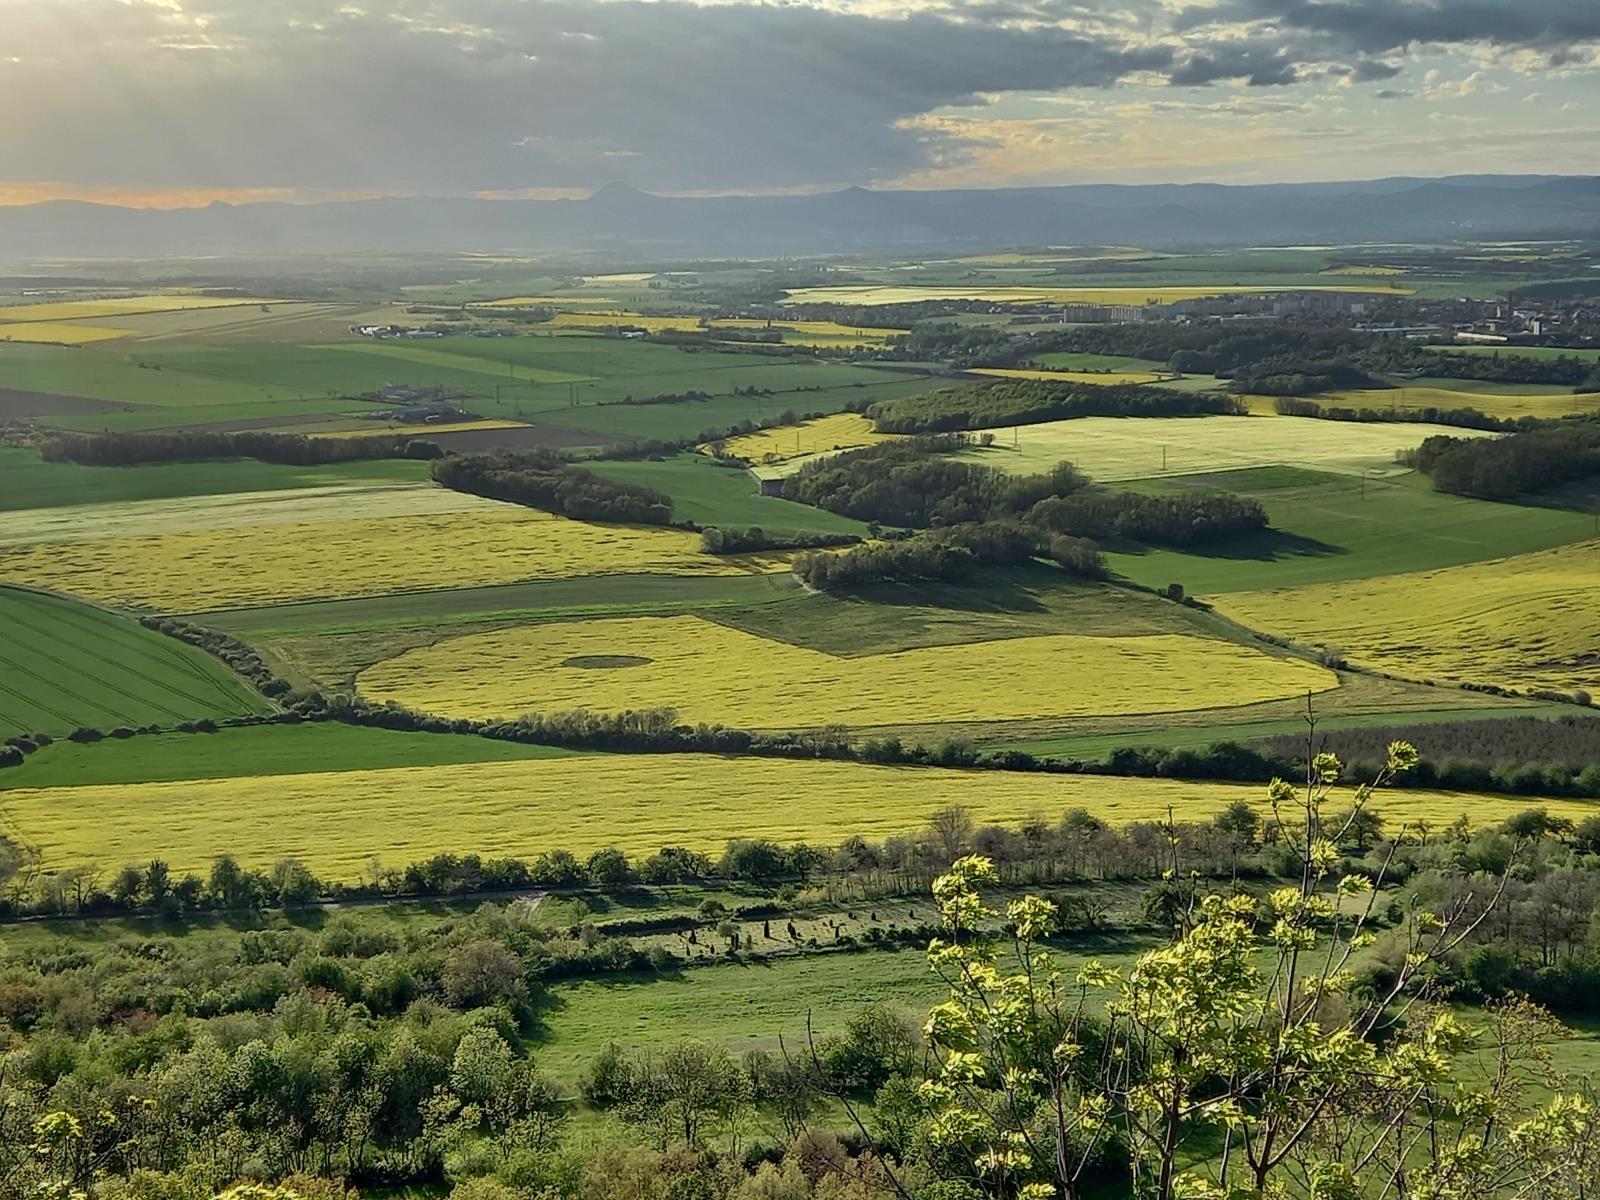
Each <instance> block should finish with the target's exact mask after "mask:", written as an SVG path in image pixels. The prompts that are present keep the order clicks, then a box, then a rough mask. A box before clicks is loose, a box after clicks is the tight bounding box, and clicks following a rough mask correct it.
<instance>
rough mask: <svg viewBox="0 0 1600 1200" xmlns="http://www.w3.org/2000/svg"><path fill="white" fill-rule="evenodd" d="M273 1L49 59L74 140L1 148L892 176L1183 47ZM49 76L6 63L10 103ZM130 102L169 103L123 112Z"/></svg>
mask: <svg viewBox="0 0 1600 1200" xmlns="http://www.w3.org/2000/svg"><path fill="white" fill-rule="evenodd" d="M294 3H295V0H286V4H287V5H290V6H292V5H293V4H294ZM265 8H268V9H271V10H272V12H273V13H276V14H277V17H278V19H277V21H276V22H274V21H273V20H272V19H271V17H270V16H268V15H267V14H266V13H264V12H263V10H262V6H245V5H243V4H239V5H237V6H233V5H231V4H228V3H219V2H217V0H213V2H212V3H210V4H191V5H190V6H189V7H188V8H187V9H186V13H187V14H188V15H190V16H193V15H195V14H196V11H197V9H206V10H208V11H207V12H206V14H205V15H206V22H205V25H204V27H203V28H204V32H205V35H206V36H207V37H208V38H210V39H211V40H212V41H213V42H214V43H215V46H216V48H215V49H213V50H207V51H198V50H194V49H188V50H185V51H183V52H181V53H180V52H173V51H167V52H164V53H160V54H154V55H152V54H151V53H150V52H149V51H148V50H145V51H144V52H143V54H142V58H141V57H140V56H138V55H130V56H128V59H127V62H126V65H125V67H124V71H123V73H118V72H108V71H104V70H98V69H97V70H94V71H86V72H85V76H84V78H82V79H79V80H74V81H73V82H72V86H70V87H63V86H61V84H62V83H63V82H65V80H64V79H63V78H62V67H61V64H60V63H59V62H53V63H49V64H45V65H43V66H42V68H41V69H40V70H39V72H38V74H37V77H36V78H35V79H34V80H32V81H31V82H32V83H34V84H35V85H38V86H40V87H42V86H43V85H44V84H45V82H46V81H47V80H49V82H50V84H51V86H50V87H49V89H48V93H49V94H51V95H52V96H53V97H54V100H53V101H52V112H51V119H52V121H53V122H54V123H56V125H57V135H56V136H54V137H52V138H50V139H46V140H43V141H40V140H37V139H35V140H31V141H30V140H27V139H26V138H25V133H24V131H23V130H20V129H17V128H16V127H12V128H11V129H9V130H8V129H5V128H0V159H5V160H8V162H7V170H8V171H9V172H11V173H12V174H13V175H14V176H16V177H24V178H27V177H31V178H80V177H81V176H82V175H83V171H84V164H85V163H86V162H87V163H91V164H95V170H96V174H97V175H98V176H99V178H98V179H95V180H91V181H90V182H113V181H114V182H121V183H126V182H128V181H130V180H137V181H138V182H140V183H144V184H150V185H178V184H190V183H196V182H213V181H214V180H215V179H217V178H218V177H221V178H226V179H227V180H229V181H230V182H232V183H236V184H254V183H260V184H267V183H271V184H274V185H290V186H296V185H298V186H315V187H333V188H378V189H423V190H457V191H461V190H465V191H471V190H477V189H486V188H496V189H505V188H520V187H561V186H589V185H593V184H595V183H600V182H605V181H607V180H611V179H621V180H626V181H629V182H634V183H638V184H640V185H641V186H649V187H655V188H661V189H675V188H677V189H686V188H715V187H732V186H761V187H785V186H791V185H799V184H808V183H813V182H816V181H819V180H823V181H837V180H841V179H843V180H870V179H873V178H879V177H885V176H892V175H896V174H900V173H903V172H905V171H909V170H915V169H919V168H921V167H924V166H926V165H928V164H929V163H930V162H932V161H934V157H935V156H934V149H935V148H934V147H932V146H931V145H930V143H929V140H928V139H929V138H930V137H934V136H936V135H933V134H930V133H928V132H926V131H923V130H918V129H914V128H906V127H901V125H900V123H901V122H903V121H907V120H909V119H911V118H915V117H918V116H920V115H922V114H924V113H927V112H929V111H930V110H934V109H937V108H939V107H941V106H946V105H967V104H972V103H975V102H979V98H980V97H981V96H982V95H983V94H984V93H987V92H990V91H997V90H1002V89H1014V90H1037V91H1051V90H1055V89H1059V88H1064V87H1107V86H1110V85H1112V84H1114V83H1115V82H1116V81H1117V80H1118V79H1120V78H1122V77H1124V76H1125V75H1127V74H1128V73H1130V72H1134V71H1152V70H1153V71H1159V70H1163V69H1165V68H1167V67H1168V66H1169V65H1170V64H1171V62H1172V59H1173V51H1172V50H1171V49H1170V48H1169V47H1167V46H1162V45H1147V46H1142V47H1140V46H1125V45H1122V44H1120V43H1117V42H1113V41H1108V40H1104V39H1094V38H1090V37H1086V36H1082V35H1079V34H1076V33H1071V32H1067V31H1065V30H1061V29H1021V28H1013V27H1005V26H998V25H971V24H965V25H960V24H955V23H952V22H951V21H948V20H945V19H942V18H940V17H938V16H934V15H928V14H923V15H914V16H911V17H910V18H908V19H905V20H873V19H869V18H866V17H860V16H851V15H844V14H839V13H833V12H825V11H821V10H818V9H812V8H804V7H788V8H773V7H766V6H762V7H755V6H743V5H734V6H718V7H706V8H701V7H693V6H688V5H679V4H649V3H631V2H626V0H623V2H618V3H587V4H577V3H567V4H561V3H507V2H504V0H460V2H457V3H432V4H416V5H413V6H411V7H410V8H407V7H406V6H404V5H401V6H399V11H398V12H397V11H396V10H395V9H394V8H388V9H385V10H384V11H383V12H382V13H377V12H375V13H373V14H371V15H368V14H366V13H362V12H359V11H357V10H354V9H351V8H345V9H343V10H342V11H341V10H339V9H338V8H335V7H334V6H332V5H327V6H322V5H305V4H303V3H302V5H301V8H302V9H303V10H304V11H305V16H306V18H307V19H305V20H302V21H301V22H299V23H298V24H296V25H293V26H287V27H286V25H285V22H284V21H283V16H284V15H285V14H284V11H283V10H281V9H278V8H277V7H276V6H275V5H274V6H265ZM311 17H315V22H313V21H312V20H311V19H310V18H311ZM161 24H162V28H163V30H164V33H163V36H166V37H169V38H174V37H178V36H180V35H181V32H182V31H181V29H180V28H179V27H177V26H175V25H174V24H173V23H172V22H170V21H164V22H161ZM105 57H106V56H105V55H104V54H99V53H97V54H95V55H93V56H92V58H91V63H90V65H92V66H95V67H97V68H98V67H102V66H103V65H104V62H105ZM28 73H29V67H28V64H27V63H26V62H25V63H24V64H23V65H22V66H21V67H20V68H18V69H15V70H13V71H12V72H11V73H10V74H9V75H0V100H3V99H6V98H7V97H6V92H5V90H4V89H5V84H6V82H8V81H10V82H14V83H21V84H22V85H23V87H24V88H26V87H27V85H28V83H29V82H30V81H28V80H27V78H26V77H27V75H28ZM130 93H133V94H134V95H137V96H139V97H140V98H141V100H142V102H143V103H144V105H145V107H146V110H147V114H148V111H149V110H154V112H153V116H151V115H147V116H146V118H145V119H142V120H139V121H134V122H127V121H124V120H119V118H118V116H117V114H118V113H119V112H121V111H125V110H126V109H127V105H128V99H129V94H130ZM20 94H21V90H20V89H19V94H18V95H14V96H12V97H10V100H11V103H10V104H9V105H8V109H9V110H10V111H16V108H17V103H18V100H19V99H20ZM33 94H34V95H38V94H41V93H40V92H39V91H34V93H33ZM86 147H87V148H88V152H85V148H86ZM942 150H943V152H944V153H945V154H946V155H947V154H948V153H949V148H948V147H943V148H942Z"/></svg>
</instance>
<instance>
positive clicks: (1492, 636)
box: [1216, 541, 1600, 694]
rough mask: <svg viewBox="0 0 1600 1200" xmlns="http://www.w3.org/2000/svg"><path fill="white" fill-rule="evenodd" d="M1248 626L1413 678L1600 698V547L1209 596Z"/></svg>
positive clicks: (1596, 544) (1597, 544)
mask: <svg viewBox="0 0 1600 1200" xmlns="http://www.w3.org/2000/svg"><path fill="white" fill-rule="evenodd" d="M1216 606H1217V608H1218V610H1219V611H1221V612H1223V613H1225V614H1226V615H1227V616H1230V617H1232V618H1233V619H1234V620H1236V621H1241V622H1243V623H1244V624H1246V625H1249V626H1251V627H1252V628H1255V629H1264V630H1267V631H1269V632H1271V633H1275V634H1279V635H1282V636H1285V637H1290V638H1293V639H1295V640H1296V641H1299V642H1303V643H1306V644H1322V645H1327V646H1336V647H1339V648H1340V649H1341V650H1342V651H1343V652H1344V654H1345V655H1346V656H1347V657H1348V658H1349V659H1350V660H1351V661H1353V662H1356V663H1361V664H1365V665H1368V666H1372V667H1377V668H1378V669H1380V670H1384V671H1389V672H1392V673H1394V674H1397V675H1403V676H1407V677H1410V678H1418V679H1441V680H1450V681H1453V682H1466V683H1496V684H1501V685H1511V686H1516V687H1542V688H1583V689H1585V690H1587V691H1590V692H1592V693H1595V694H1600V542H1595V541H1591V542H1580V543H1577V544H1575V545H1571V546H1561V547H1558V548H1557V549H1554V550H1544V551H1541V552H1539V553H1537V554H1522V555H1518V556H1516V557H1513V558H1502V559H1497V560H1495V561H1493V562H1483V563H1472V564H1470V565H1468V566H1462V567H1447V568H1444V569H1442V570H1438V571H1421V572H1417V573H1416V574H1411V575H1389V576H1385V577H1383V578H1380V579H1363V580H1352V581H1349V582H1346V583H1331V584H1317V585H1315V586H1311V587H1300V588H1282V589H1276V590H1272V591H1261V592H1235V593H1231V594H1229V595H1224V596H1218V597H1216Z"/></svg>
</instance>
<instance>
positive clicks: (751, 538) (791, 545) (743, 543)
mask: <svg viewBox="0 0 1600 1200" xmlns="http://www.w3.org/2000/svg"><path fill="white" fill-rule="evenodd" d="M860 540H861V539H860V538H859V537H857V536H856V535H855V534H853V533H822V532H819V531H816V530H805V529H803V530H800V531H798V532H796V533H768V532H767V531H766V530H764V529H762V528H761V527H760V526H759V525H751V526H749V527H747V528H744V529H740V528H737V527H724V526H721V525H713V526H711V527H710V528H708V529H704V530H702V531H701V533H700V549H701V550H702V551H704V552H705V553H706V554H754V553H756V552H757V551H761V550H809V549H815V548H817V547H821V546H853V545H855V544H856V543H857V542H859V541H860Z"/></svg>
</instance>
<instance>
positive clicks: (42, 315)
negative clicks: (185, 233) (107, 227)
mask: <svg viewBox="0 0 1600 1200" xmlns="http://www.w3.org/2000/svg"><path fill="white" fill-rule="evenodd" d="M276 303H277V301H276V300H263V299H260V298H253V297H247V296H185V295H174V296H160V295H149V296H113V297H109V298H106V299H101V300H59V301H49V302H46V303H43V304H11V305H7V306H5V307H0V321H85V320H94V319H95V318H96V317H120V316H123V315H126V314H132V313H157V312H182V311H184V310H186V309H191V308H229V307H234V306H238V305H244V304H276Z"/></svg>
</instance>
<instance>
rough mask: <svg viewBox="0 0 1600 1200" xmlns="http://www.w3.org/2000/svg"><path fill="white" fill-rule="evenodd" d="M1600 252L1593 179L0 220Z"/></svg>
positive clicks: (476, 244)
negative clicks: (1488, 245) (1562, 245)
mask: <svg viewBox="0 0 1600 1200" xmlns="http://www.w3.org/2000/svg"><path fill="white" fill-rule="evenodd" d="M1566 237H1600V178H1596V177H1592V176H1529V175H1507V176H1483V175H1470V176H1456V177H1449V178H1442V179H1412V178H1394V179H1377V180H1367V181H1360V182H1351V183H1307V184H1257V185H1243V186H1234V185H1224V184H1210V183H1196V184H1144V185H1117V184H1088V185H1077V186H1069V187H1038V188H999V189H994V190H948V191H888V190H884V191H873V190H867V189H864V188H846V189H844V190H842V191H834V192H822V193H818V194H815V195H804V196H718V197H675V196H656V195H652V194H650V193H647V192H640V191H636V190H634V189H632V188H629V187H626V186H624V185H620V184H613V185H611V186H609V187H606V188H603V189H601V190H600V191H598V192H596V193H595V194H594V195H592V196H590V197H588V198H587V199H582V200H478V199H460V198H433V197H393V198H386V199H375V200H350V201H336V202H326V203H317V204H300V205H296V204H283V203H258V204H242V205H230V204H221V203H217V204H212V205H210V206H208V207H205V208H192V209H165V210H155V209H134V208H122V207H117V206H112V205H100V204H89V203H84V202H80V201H51V202H47V203H42V204H32V205H23V206H16V207H0V259H6V260H13V261H15V260H22V259H28V258H35V257H47V256H61V255H71V256H74V257H96V258H98V257H128V258H158V257H170V256H195V255H219V254H318V253H333V252H340V251H343V252H352V251H417V252H422V251H488V250H529V251H573V252H575V251H603V250H617V251H628V252H630V253H639V254H648V255H658V256H663V255H682V256H692V255H705V256H744V257H773V256H783V255H808V254H825V253H834V252H850V251H885V250H888V251H939V250H957V249H962V248H990V247H994V246H998V245H1047V244H1079V245H1105V244H1129V245H1138V246H1147V247H1151V248H1153V249H1179V248H1186V247H1195V248H1200V247H1215V246H1230V245H1234V246H1237V245H1260V244H1292V243H1297V242H1318V243H1326V242H1345V243H1348V242H1363V241H1418V240H1434V239H1446V238H1452V239H1453V238H1483V239H1491V238H1504V239H1508V240H1509V239H1539V238H1566Z"/></svg>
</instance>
